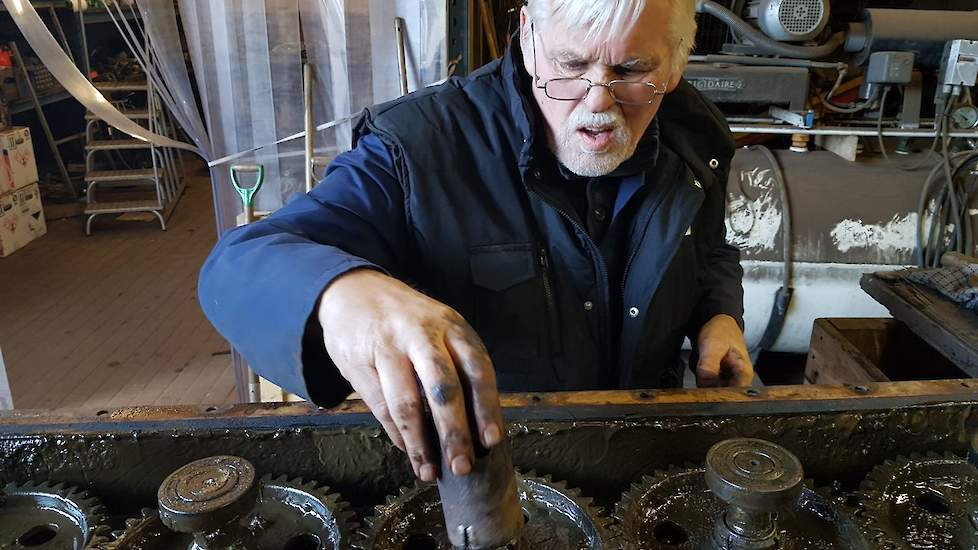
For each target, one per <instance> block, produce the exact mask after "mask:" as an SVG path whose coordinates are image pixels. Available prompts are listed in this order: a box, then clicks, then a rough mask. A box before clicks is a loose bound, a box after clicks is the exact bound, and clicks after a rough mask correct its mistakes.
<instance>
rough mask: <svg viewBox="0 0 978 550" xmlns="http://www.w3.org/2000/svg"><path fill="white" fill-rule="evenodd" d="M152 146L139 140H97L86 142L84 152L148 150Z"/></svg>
mask: <svg viewBox="0 0 978 550" xmlns="http://www.w3.org/2000/svg"><path fill="white" fill-rule="evenodd" d="M152 147H153V144H152V143H150V142H148V141H143V140H141V139H135V138H133V139H99V140H95V141H90V142H88V145H86V146H85V150H86V151H109V150H113V149H150V148H152Z"/></svg>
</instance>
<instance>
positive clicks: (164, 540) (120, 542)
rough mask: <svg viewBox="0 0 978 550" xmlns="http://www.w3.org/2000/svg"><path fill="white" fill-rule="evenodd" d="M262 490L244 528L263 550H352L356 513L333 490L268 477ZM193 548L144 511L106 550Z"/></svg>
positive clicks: (190, 542)
mask: <svg viewBox="0 0 978 550" xmlns="http://www.w3.org/2000/svg"><path fill="white" fill-rule="evenodd" d="M259 484H260V486H259V498H258V502H257V503H256V506H255V508H254V510H252V511H251V512H250V513H248V514H247V515H246V516H245V517H243V518H242V519H241V524H242V525H246V526H248V528H249V529H250V530H251V531H252V532H254V533H255V538H256V540H257V541H258V548H259V549H260V550H266V549H267V550H273V549H274V550H280V549H281V548H295V549H299V550H316V549H321V550H345V549H348V548H350V547H351V542H350V541H351V540H352V537H353V534H354V532H355V531H356V524H355V523H353V510H352V509H351V508H350V505H349V504H348V503H346V502H344V501H342V500H340V497H339V495H337V494H336V493H331V492H330V491H329V488H328V487H325V486H323V487H319V486H317V485H316V483H315V482H304V481H303V480H302V479H295V480H289V479H287V478H286V477H285V476H281V477H278V478H272V477H271V476H265V477H263V478H262V479H261V480H260V481H259ZM193 543H194V541H193V536H192V535H189V534H184V533H174V532H173V531H170V530H169V529H167V528H166V526H164V525H163V522H162V521H161V520H160V516H159V513H158V512H157V511H155V510H144V511H143V517H142V518H136V519H130V520H128V521H127V522H126V530H125V531H124V532H122V533H121V534H118V535H117V538H116V540H115V541H114V542H112V543H110V544H109V545H107V546H106V547H105V550H147V549H152V550H170V549H180V550H184V549H189V548H192V547H193Z"/></svg>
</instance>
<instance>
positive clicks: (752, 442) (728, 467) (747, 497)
mask: <svg viewBox="0 0 978 550" xmlns="http://www.w3.org/2000/svg"><path fill="white" fill-rule="evenodd" d="M802 477H803V471H802V467H801V462H799V461H798V458H797V457H795V455H793V454H791V453H790V452H789V451H788V450H787V449H785V448H784V447H782V446H780V445H777V444H775V443H771V442H770V441H765V440H763V439H752V438H734V439H728V440H726V441H721V442H719V443H717V444H716V445H714V446H713V447H711V448H710V450H709V451H708V452H707V453H706V484H707V486H708V487H709V488H710V489H711V490H712V491H713V493H714V494H715V495H717V496H718V497H719V498H720V499H721V500H723V501H724V502H728V503H731V504H734V505H737V506H741V507H743V508H746V509H752V510H778V509H780V508H783V507H786V506H790V505H791V503H793V502H794V501H796V500H797V499H798V490H799V489H800V486H801V482H802Z"/></svg>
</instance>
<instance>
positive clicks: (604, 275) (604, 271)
mask: <svg viewBox="0 0 978 550" xmlns="http://www.w3.org/2000/svg"><path fill="white" fill-rule="evenodd" d="M527 191H529V193H530V194H531V195H533V196H534V197H536V199H537V200H539V201H540V202H542V203H543V204H545V205H547V206H548V207H549V208H553V209H554V210H555V211H556V212H557V213H558V214H560V215H561V216H563V218H564V219H566V220H567V221H568V222H570V224H571V225H572V226H574V229H576V230H577V232H578V234H580V235H581V236H583V237H584V242H585V244H587V246H588V249H589V252H590V253H591V258H593V259H594V261H595V263H597V267H598V274H599V275H600V276H601V284H600V285H599V287H598V291H599V292H600V293H601V295H602V296H601V300H600V303H599V306H600V307H601V313H602V317H603V321H604V322H602V323H598V328H599V330H600V331H601V343H602V344H603V345H602V347H603V348H604V352H603V355H604V359H605V361H609V360H610V359H611V357H612V354H611V346H612V343H611V342H610V337H609V334H608V328H609V327H610V326H611V314H610V312H609V309H610V302H611V300H610V296H608V293H609V292H610V289H609V283H608V268H607V267H606V266H605V264H604V258H602V257H601V251H600V250H598V247H597V246H596V245H595V244H594V241H592V240H591V237H590V236H589V235H588V234H587V231H585V230H584V228H583V227H581V224H579V223H577V222H576V221H575V220H574V218H573V217H571V215H570V214H568V213H567V212H566V211H564V210H562V209H561V208H558V207H557V206H554V205H553V204H551V203H550V202H548V201H546V200H544V198H543V197H541V196H540V194H539V193H537V192H536V191H534V190H532V189H530V187H529V186H527Z"/></svg>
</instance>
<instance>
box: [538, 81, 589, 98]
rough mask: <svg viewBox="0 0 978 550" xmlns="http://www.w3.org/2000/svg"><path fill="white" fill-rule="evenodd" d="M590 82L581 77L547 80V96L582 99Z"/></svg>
mask: <svg viewBox="0 0 978 550" xmlns="http://www.w3.org/2000/svg"><path fill="white" fill-rule="evenodd" d="M590 85H591V83H590V82H588V81H587V80H584V79H581V78H555V79H553V80H549V81H547V84H546V86H547V88H546V92H547V96H548V97H550V98H552V99H582V98H583V97H584V96H586V95H587V90H588V87H589V86H590Z"/></svg>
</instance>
